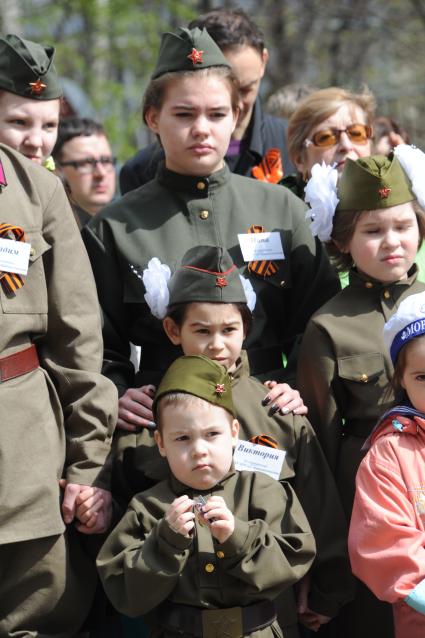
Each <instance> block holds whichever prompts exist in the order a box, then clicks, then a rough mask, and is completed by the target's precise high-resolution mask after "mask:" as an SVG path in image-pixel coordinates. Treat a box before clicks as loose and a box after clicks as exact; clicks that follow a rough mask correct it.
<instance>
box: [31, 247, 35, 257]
mask: <svg viewBox="0 0 425 638" xmlns="http://www.w3.org/2000/svg"><path fill="white" fill-rule="evenodd" d="M34 255H35V248H30V257H34Z"/></svg>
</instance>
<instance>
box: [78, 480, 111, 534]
mask: <svg viewBox="0 0 425 638" xmlns="http://www.w3.org/2000/svg"><path fill="white" fill-rule="evenodd" d="M75 516H76V518H77V519H78V520H79V521H80V522H79V524H77V525H76V527H77V529H78V531H79V532H82V533H83V534H102V533H103V532H106V530H107V529H109V526H110V524H111V519H112V495H111V493H110V492H108V491H107V490H104V489H102V488H100V487H89V488H87V489H84V490H83V491H81V492H80V493H79V495H78V496H77V508H76V510H75Z"/></svg>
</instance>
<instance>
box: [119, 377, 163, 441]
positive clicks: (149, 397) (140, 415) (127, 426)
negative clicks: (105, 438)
mask: <svg viewBox="0 0 425 638" xmlns="http://www.w3.org/2000/svg"><path fill="white" fill-rule="evenodd" d="M155 391H156V388H155V386H154V385H142V386H141V387H140V388H129V389H128V390H127V391H126V392H125V394H123V396H122V397H120V399H119V400H118V420H117V428H119V429H121V430H127V432H137V430H138V429H139V428H150V429H153V428H154V427H155V423H154V420H153V414H152V403H153V398H154V396H155Z"/></svg>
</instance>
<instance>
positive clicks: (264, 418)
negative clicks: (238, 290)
mask: <svg viewBox="0 0 425 638" xmlns="http://www.w3.org/2000/svg"><path fill="white" fill-rule="evenodd" d="M249 372H250V371H249V364H248V359H247V356H246V352H244V351H242V353H241V359H240V362H239V364H238V366H237V368H236V370H235V372H234V373H233V374H232V375H231V377H232V395H233V402H234V405H235V409H236V414H237V418H238V420H239V423H240V434H239V437H240V438H241V439H244V440H248V439H250V438H251V437H252V436H255V435H257V434H268V435H270V436H272V437H273V438H274V439H275V440H276V441H277V442H278V444H279V449H281V450H284V451H285V452H286V455H285V460H284V463H283V466H282V471H281V476H280V480H285V481H286V480H287V481H289V483H290V484H291V486H292V488H293V489H294V491H295V493H296V495H297V497H298V499H299V501H300V503H301V505H302V507H303V509H304V512H305V514H306V516H307V519H308V522H309V524H310V527H311V529H312V531H313V534H314V537H315V541H316V546H317V556H316V559H315V561H314V563H313V567H312V569H311V578H312V581H311V590H310V597H309V604H310V607H311V608H312V609H314V610H315V611H317V612H319V613H322V614H325V615H327V616H334V615H336V613H337V612H338V610H339V608H340V607H341V606H342V605H343V604H344V603H346V602H347V601H348V600H350V599H351V598H352V595H353V580H352V577H351V570H350V565H349V560H348V550H347V535H348V529H347V524H346V521H345V517H344V513H343V510H342V507H341V504H340V498H339V494H338V491H337V488H336V485H335V480H334V478H333V476H332V473H331V471H330V469H329V466H328V464H327V461H326V459H325V457H324V454H323V452H322V450H321V447H320V444H319V442H318V439H317V437H316V435H315V432H314V430H313V429H312V427H311V425H310V423H309V421H308V420H307V419H306V418H304V417H302V416H297V415H294V414H292V413H290V414H287V415H284V416H283V415H281V414H275V415H273V416H269V410H268V409H267V408H265V407H264V406H262V404H261V401H262V399H263V398H264V396H265V395H266V392H267V390H266V388H265V387H264V385H262V384H261V383H260V382H259V381H257V379H255V378H253V377H251V376H250V375H249ZM153 446H154V447H153ZM113 450H114V456H113V458H114V468H113V492H114V496H116V497H118V499H119V500H120V501H121V504H124V503H126V502H128V501H129V500H130V499H131V498H132V496H133V495H134V494H135V493H136V492H137V491H139V490H141V489H145V488H146V487H148V486H151V485H152V484H153V483H154V482H155V480H156V479H159V478H162V477H163V475H164V469H166V471H168V464H166V462H165V461H164V462H162V459H161V460H159V454H158V452H157V448H156V446H155V443H154V440H153V436H152V434H151V433H150V432H149V431H148V430H146V429H145V428H144V429H142V430H139V432H137V433H133V432H117V433H116V435H115V436H114V442H113ZM281 607H282V608H283V609H284V617H285V622H284V623H283V621H282V622H281V624H282V625H283V624H285V625H291V624H295V623H296V622H297V612H296V605H295V601H294V598H293V594H292V592H290V591H289V590H288V592H287V594H285V601H283V600H282V601H281V602H280V604H279V608H281Z"/></svg>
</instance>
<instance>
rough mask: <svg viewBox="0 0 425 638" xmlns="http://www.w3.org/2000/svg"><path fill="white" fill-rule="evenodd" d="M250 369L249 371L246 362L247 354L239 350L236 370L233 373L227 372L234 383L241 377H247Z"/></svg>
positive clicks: (247, 362)
mask: <svg viewBox="0 0 425 638" xmlns="http://www.w3.org/2000/svg"><path fill="white" fill-rule="evenodd" d="M249 375H250V369H249V361H248V353H247V351H246V350H241V354H240V357H239V359H238V360H237V361H236V368H235V370H234V372H229V376H230V378H231V379H232V381H233V380H235V381H237V380H238V379H240V378H241V377H249Z"/></svg>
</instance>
